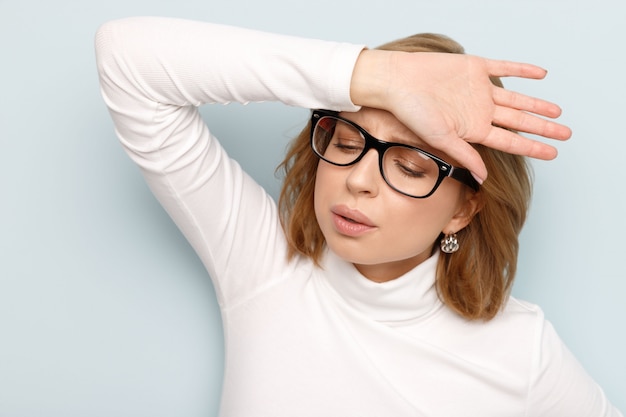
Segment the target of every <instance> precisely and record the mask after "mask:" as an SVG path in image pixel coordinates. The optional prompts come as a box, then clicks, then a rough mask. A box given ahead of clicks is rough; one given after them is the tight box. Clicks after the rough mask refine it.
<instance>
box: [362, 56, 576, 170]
mask: <svg viewBox="0 0 626 417" xmlns="http://www.w3.org/2000/svg"><path fill="white" fill-rule="evenodd" d="M490 75H492V76H498V77H507V76H515V77H523V78H532V79H541V78H543V77H545V75H546V71H545V70H544V69H542V68H540V67H537V66H535V65H531V64H522V63H516V62H508V61H494V60H489V59H484V58H480V57H476V56H471V55H461V54H446V53H425V52H419V53H406V52H390V51H379V50H365V51H363V52H362V53H361V56H360V57H359V59H358V61H357V64H356V66H355V69H354V73H353V77H352V83H351V90H350V92H351V97H352V100H353V102H354V103H355V104H357V105H361V106H367V107H375V108H380V109H384V110H387V111H389V112H391V113H393V114H394V115H395V116H396V117H397V118H398V120H400V121H401V122H402V123H404V124H405V125H406V126H407V127H408V128H409V129H411V130H412V131H414V132H415V133H416V134H417V135H418V136H420V137H421V138H422V139H423V140H424V141H426V142H427V143H428V144H430V145H431V146H433V147H435V148H437V149H440V150H442V151H443V152H445V153H446V154H448V155H449V156H450V157H452V158H454V159H455V160H456V161H458V162H459V164H461V165H463V166H464V167H466V168H467V169H469V170H470V171H471V172H472V174H473V175H474V176H475V177H476V178H477V180H479V182H482V181H484V180H485V179H486V178H487V169H486V168H485V165H484V163H483V161H482V159H481V158H480V155H479V154H478V152H476V150H475V149H473V148H472V147H471V146H470V145H469V144H468V142H474V143H481V144H483V145H485V146H489V147H491V148H494V149H498V150H502V151H505V152H509V153H513V154H519V155H526V156H530V157H533V158H539V159H553V158H555V157H556V154H557V152H556V149H555V148H554V147H553V146H550V145H548V144H546V143H543V142H539V141H536V140H533V139H529V138H526V137H523V136H521V135H519V134H517V133H514V132H511V131H509V130H507V129H505V128H510V129H514V130H517V131H520V132H526V133H531V134H534V135H539V136H542V137H545V138H551V139H559V140H565V139H568V138H569V137H570V136H571V130H570V129H569V128H568V127H566V126H563V125H561V124H558V123H556V122H553V121H550V120H546V119H544V118H543V117H539V116H544V117H549V118H556V117H558V116H559V115H560V114H561V109H560V108H559V107H558V106H557V105H556V104H553V103H550V102H548V101H545V100H541V99H538V98H533V97H529V96H526V95H523V94H520V93H516V92H512V91H509V90H506V89H503V88H500V87H497V86H495V85H493V84H492V83H491V81H490V80H489V76H490Z"/></svg>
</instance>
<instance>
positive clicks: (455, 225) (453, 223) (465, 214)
mask: <svg viewBox="0 0 626 417" xmlns="http://www.w3.org/2000/svg"><path fill="white" fill-rule="evenodd" d="M482 208H483V198H482V193H481V192H480V191H476V192H473V191H472V192H470V191H467V192H465V193H464V195H462V196H461V197H460V202H459V208H458V209H457V211H456V212H455V213H454V216H452V218H451V219H450V221H449V222H448V224H446V226H445V227H444V228H443V230H442V231H443V233H444V234H452V233H458V232H459V231H460V230H462V229H463V228H464V227H465V226H467V225H468V224H469V223H470V222H471V221H472V219H473V218H474V216H475V215H476V213H478V212H479V211H480V210H481V209H482Z"/></svg>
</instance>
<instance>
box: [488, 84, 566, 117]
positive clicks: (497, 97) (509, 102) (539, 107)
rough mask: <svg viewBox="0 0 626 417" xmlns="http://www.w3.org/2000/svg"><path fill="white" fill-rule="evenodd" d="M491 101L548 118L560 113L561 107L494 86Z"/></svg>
mask: <svg viewBox="0 0 626 417" xmlns="http://www.w3.org/2000/svg"><path fill="white" fill-rule="evenodd" d="M493 101H494V103H496V105H500V106H504V107H510V108H512V109H518V110H524V111H528V112H531V113H535V114H539V115H541V116H546V117H550V118H556V117H559V116H560V115H561V108H560V107H559V106H558V105H556V104H554V103H551V102H549V101H546V100H542V99H540V98H536V97H530V96H527V95H524V94H520V93H516V92H515V91H510V90H506V89H504V88H501V87H494V89H493Z"/></svg>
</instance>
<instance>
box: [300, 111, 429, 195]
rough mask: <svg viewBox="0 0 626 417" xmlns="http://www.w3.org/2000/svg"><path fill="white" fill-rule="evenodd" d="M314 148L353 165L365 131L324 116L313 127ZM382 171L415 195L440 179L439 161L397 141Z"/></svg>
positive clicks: (329, 159) (363, 145)
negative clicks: (362, 131)
mask: <svg viewBox="0 0 626 417" xmlns="http://www.w3.org/2000/svg"><path fill="white" fill-rule="evenodd" d="M312 145H313V149H314V150H315V151H316V153H317V154H318V155H319V156H321V157H322V159H324V160H326V161H327V162H330V163H332V164H335V165H350V164H352V163H354V162H355V161H357V160H358V159H359V158H360V157H361V155H362V154H363V152H365V149H366V140H365V137H364V136H363V134H362V133H361V132H360V131H359V130H358V129H357V128H356V127H354V126H352V125H351V124H349V123H346V122H344V121H343V120H341V119H337V118H335V117H332V116H323V117H322V118H321V119H320V120H319V121H318V122H317V124H316V126H315V129H314V131H313V141H312ZM381 169H382V174H383V178H385V180H386V181H387V183H388V184H389V185H390V186H391V187H392V188H395V189H396V190H397V191H400V192H401V193H404V194H408V195H411V196H415V197H422V196H425V195H427V194H429V193H430V192H431V191H432V189H433V188H434V187H435V185H436V184H437V181H438V180H439V165H438V164H437V163H436V162H435V161H434V160H433V159H432V158H430V157H429V156H428V155H426V154H424V153H422V152H420V151H418V150H416V149H412V148H409V147H405V146H402V145H394V146H392V147H390V148H388V149H387V150H386V151H385V153H384V155H383V157H382V166H381Z"/></svg>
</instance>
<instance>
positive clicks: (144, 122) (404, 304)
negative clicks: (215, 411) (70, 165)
mask: <svg viewBox="0 0 626 417" xmlns="http://www.w3.org/2000/svg"><path fill="white" fill-rule="evenodd" d="M96 46H97V59H98V68H99V71H100V80H101V86H102V93H103V96H104V99H105V101H106V103H107V105H108V107H109V109H110V112H111V115H112V118H113V120H114V123H115V127H116V131H117V134H118V136H119V138H120V140H121V142H122V144H123V146H124V147H125V149H126V150H127V152H128V154H129V155H130V157H131V158H132V159H133V160H134V161H135V162H136V163H137V164H138V165H139V167H140V168H141V170H142V172H143V174H144V176H145V178H146V181H147V182H148V184H149V186H150V187H151V189H152V190H153V192H154V194H155V195H156V197H157V198H158V199H159V201H160V202H161V204H162V205H163V206H164V207H165V209H166V210H167V211H168V213H169V214H170V216H171V217H172V218H173V219H174V221H175V222H176V224H177V225H178V227H179V228H180V229H181V230H182V231H183V233H184V234H185V236H186V237H187V239H188V240H189V241H190V243H191V244H192V245H193V247H194V249H195V250H196V252H197V253H198V255H199V256H200V258H201V259H202V261H203V262H204V264H205V265H206V268H207V270H208V271H209V273H210V275H211V277H212V278H213V280H214V284H215V289H216V293H217V297H218V301H219V304H220V307H221V309H222V315H223V321H224V331H225V335H224V338H225V343H226V364H225V375H224V378H225V379H224V388H223V396H222V405H221V414H222V415H223V416H233V417H234V416H254V417H261V416H267V417H280V416H289V417H294V416H312V417H313V416H315V417H320V416H341V417H346V416H359V417H367V416H376V417H380V416H446V417H450V416H464V417H467V416H477V417H488V416H494V417H495V416H497V417H503V416H519V417H522V416H528V417H531V416H532V417H540V416H550V417H554V416H564V417H576V416H588V417H592V416H593V417H599V416H607V417H608V416H620V413H619V412H618V411H617V410H615V409H614V408H613V407H612V406H611V405H610V404H609V403H608V401H607V399H606V398H605V396H604V394H603V393H602V391H601V389H600V388H599V387H598V386H597V385H596V384H595V383H594V382H593V381H592V380H591V379H590V377H589V376H588V375H587V374H586V373H585V371H584V370H583V369H582V368H581V366H580V365H579V364H578V362H577V361H576V360H575V359H574V358H573V357H572V355H571V353H570V352H569V351H568V350H567V349H566V348H565V346H564V345H563V343H562V342H561V341H560V340H559V338H558V336H557V335H556V333H555V331H554V330H553V328H552V327H551V326H550V325H549V324H548V323H547V322H546V321H545V320H544V317H543V315H542V312H541V311H540V310H539V309H538V308H537V307H535V306H533V305H530V304H527V303H524V302H520V301H517V300H515V299H512V298H511V299H510V300H509V301H508V303H507V305H506V307H505V308H504V310H503V311H502V312H501V313H500V314H499V315H498V316H497V317H496V318H494V319H493V320H491V321H489V322H482V321H467V320H465V319H463V318H461V317H460V316H458V315H456V314H455V313H453V312H452V311H451V310H450V309H448V308H447V307H446V306H445V305H443V304H442V303H441V301H440V300H439V299H438V297H437V294H436V291H435V288H434V279H435V268H436V264H437V256H438V255H435V256H433V257H432V258H430V259H428V260H427V261H425V262H423V263H422V264H421V265H419V266H418V267H416V268H415V269H414V270H412V271H410V272H409V273H407V274H406V275H405V276H402V277H400V278H398V279H395V280H393V281H390V282H387V283H382V284H379V283H374V282H372V281H369V280H368V279H366V278H365V277H363V276H362V275H361V274H359V272H358V271H357V270H356V269H355V268H354V266H353V265H351V264H349V263H346V262H345V261H343V260H342V259H339V258H338V257H337V256H336V255H334V254H333V253H332V252H327V253H326V254H325V255H324V258H323V261H322V265H321V267H316V266H315V265H314V264H313V263H312V262H311V261H310V260H309V259H305V258H298V259H296V260H294V261H292V262H290V263H288V262H287V261H286V250H287V243H286V241H285V237H284V235H283V231H282V229H281V226H280V223H279V220H278V216H277V209H276V205H275V203H274V201H273V200H272V199H271V198H270V197H269V196H268V195H267V194H266V193H265V192H264V190H263V189H262V188H261V187H259V186H258V185H257V184H256V183H255V182H254V181H253V180H252V179H251V178H250V177H248V176H247V175H246V174H245V173H244V172H243V171H242V169H241V168H240V167H239V165H238V164H237V163H236V162H234V161H233V160H231V159H229V158H228V156H227V155H226V154H225V152H224V150H223V149H222V148H221V146H220V144H219V143H218V142H217V140H216V139H215V138H214V137H213V136H212V135H211V134H210V132H209V130H208V128H207V127H206V125H205V124H204V122H203V121H202V119H201V118H200V116H199V114H198V111H197V108H196V106H198V105H201V104H203V103H227V102H230V101H237V102H241V103H246V102H249V101H263V100H267V101H269V100H274V101H282V102H284V103H287V104H290V105H296V106H301V107H306V108H328V109H335V110H356V109H357V107H356V106H354V105H353V104H352V103H351V101H350V96H349V85H350V77H351V74H352V69H353V67H354V63H355V61H356V59H357V56H358V54H359V52H360V51H361V49H362V46H359V45H349V44H340V43H332V42H322V41H316V40H305V39H299V38H292V37H285V36H279V35H271V34H267V33H259V32H252V31H248V30H243V29H237V28H231V27H225V26H219V25H211V24H205V23H198V22H189V21H181V20H173V19H160V18H136V19H128V20H122V21H116V22H111V23H108V24H106V25H104V26H103V27H102V28H101V29H100V30H99V31H98V34H97V39H96Z"/></svg>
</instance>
